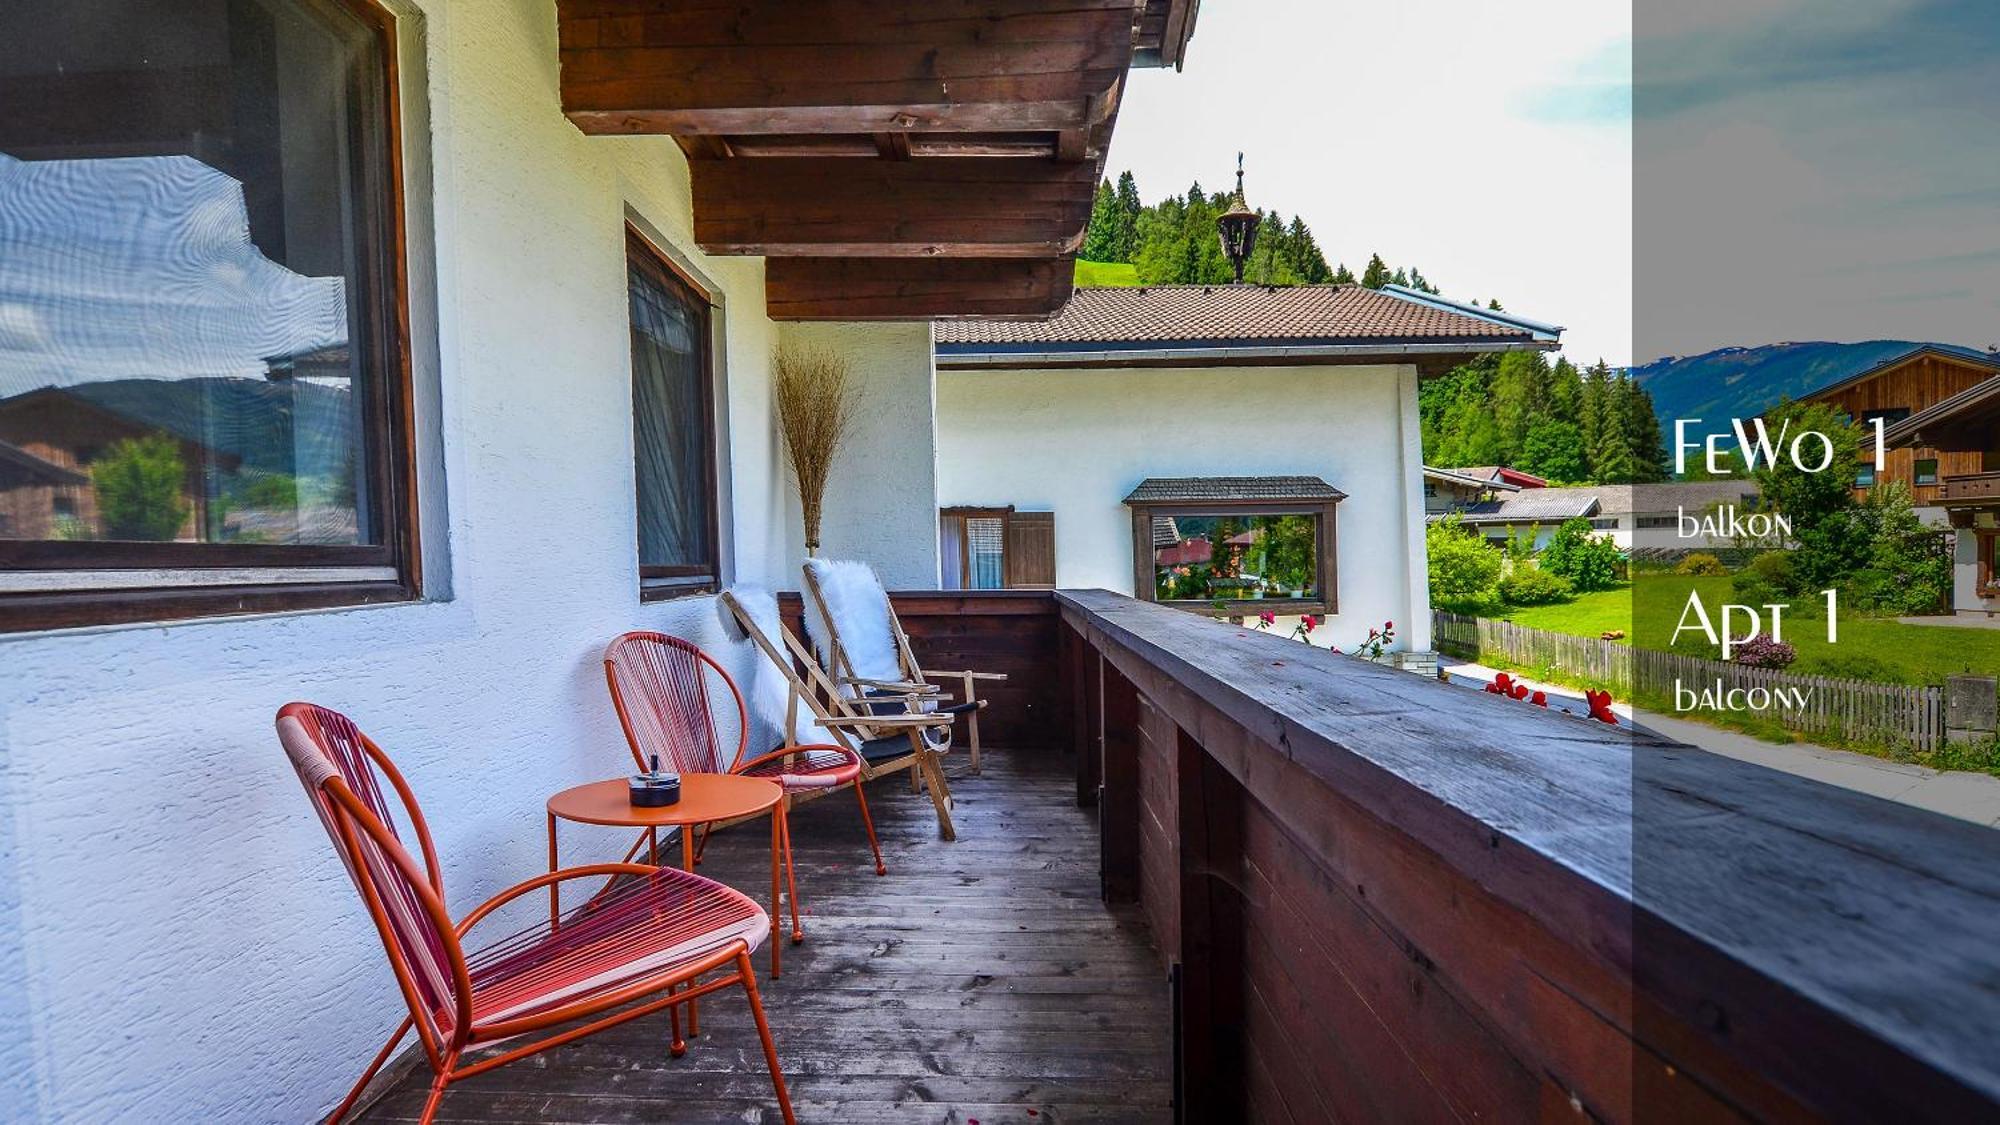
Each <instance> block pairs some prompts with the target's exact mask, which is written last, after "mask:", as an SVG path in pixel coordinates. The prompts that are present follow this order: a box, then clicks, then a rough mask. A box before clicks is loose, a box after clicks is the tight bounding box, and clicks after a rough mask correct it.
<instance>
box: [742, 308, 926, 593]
mask: <svg viewBox="0 0 2000 1125" xmlns="http://www.w3.org/2000/svg"><path fill="white" fill-rule="evenodd" d="M779 331H780V337H779V338H780V339H782V340H788V341H797V342H799V343H801V344H804V345H807V346H816V347H825V348H828V349H831V350H832V351H834V352H836V353H838V354H839V355H841V356H843V357H845V358H846V359H847V361H848V363H849V364H850V365H851V370H852V377H853V379H854V381H855V383H856V384H857V385H858V387H859V391H858V394H857V404H856V407H857V408H856V413H855V419H854V425H853V430H852V431H851V433H850V434H849V437H848V440H847V443H846V449H845V452H844V453H843V454H842V456H841V458H840V460H839V461H837V462H836V463H835V464H834V468H833V473H832V475H831V477H830V479H829V480H828V481H827V487H826V500H825V516H824V520H823V523H822V526H821V529H820V540H821V542H820V553H821V555H823V556H824V557H826V558H834V559H862V560H865V561H866V562H868V563H869V564H871V565H873V566H874V567H875V570H876V572H877V573H878V574H880V575H881V576H882V582H883V584H884V585H885V586H887V587H888V588H889V589H891V590H934V589H936V588H937V584H938V541H937V508H938V504H937V424H936V419H935V418H934V417H933V410H932V403H933V388H934V384H935V375H934V370H933V366H932V361H931V326H930V323H929V322H928V321H921V322H916V323H891V324H786V325H783V326H782V327H781V328H780V330H779ZM784 480H785V482H786V485H785V486H786V487H787V488H788V489H793V488H796V485H794V484H793V483H792V477H791V473H790V470H786V473H785V477H784ZM792 503H793V504H794V512H796V503H797V501H796V499H794V500H793V501H792ZM792 518H793V519H794V521H796V520H797V518H798V517H797V516H796V514H794V515H793V517H792ZM798 534H799V535H800V536H801V538H800V542H801V543H803V532H802V531H801V532H799V533H798ZM798 583H799V579H798V576H797V575H793V576H792V578H791V580H790V582H789V586H790V587H792V588H796V587H797V586H798Z"/></svg>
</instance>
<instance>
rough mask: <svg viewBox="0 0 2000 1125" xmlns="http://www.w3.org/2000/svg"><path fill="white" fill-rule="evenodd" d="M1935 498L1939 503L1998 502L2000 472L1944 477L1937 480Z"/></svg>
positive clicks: (1999, 499)
mask: <svg viewBox="0 0 2000 1125" xmlns="http://www.w3.org/2000/svg"><path fill="white" fill-rule="evenodd" d="M1974 456H1975V457H1976V456H1977V454H1974ZM1937 500H1938V503H1940V504H1981V503H1986V504H2000V473H1963V474H1961V475H1958V476H1951V477H1945V478H1944V479H1942V480H1940V481H1939V482H1938V491H1937Z"/></svg>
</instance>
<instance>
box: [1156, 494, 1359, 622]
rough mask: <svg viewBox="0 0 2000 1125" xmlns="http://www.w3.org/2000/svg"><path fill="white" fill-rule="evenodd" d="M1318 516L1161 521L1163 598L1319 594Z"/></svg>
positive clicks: (1159, 594) (1232, 598) (1198, 517)
mask: <svg viewBox="0 0 2000 1125" xmlns="http://www.w3.org/2000/svg"><path fill="white" fill-rule="evenodd" d="M1318 530H1319V517H1317V516H1312V515H1275V516H1231V515H1216V516H1204V515H1194V516H1156V517H1154V520H1153V581H1154V589H1155V595H1154V596H1155V597H1156V598H1157V599H1158V600H1159V601H1163V602H1166V601H1200V602H1211V601H1214V600H1216V599H1218V598H1219V599H1222V600H1224V601H1239V600H1247V599H1252V598H1315V597H1318V596H1319V589H1318V584H1319V556H1318V550H1319V548H1318V542H1317V540H1318Z"/></svg>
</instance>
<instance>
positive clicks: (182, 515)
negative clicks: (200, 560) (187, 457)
mask: <svg viewBox="0 0 2000 1125" xmlns="http://www.w3.org/2000/svg"><path fill="white" fill-rule="evenodd" d="M90 479H91V484H92V485H93V486H94V488H95V489H96V492H97V517H98V520H99V522H100V523H102V524H103V527H104V537H105V538H106V539H136V540H139V541H141V542H151V543H158V542H164V541H166V540H169V539H172V538H173V537H174V536H176V535H178V534H180V529H181V524H182V523H183V522H184V521H185V520H186V519H187V515H188V512H189V510H190V509H191V508H192V507H193V505H191V504H189V503H188V501H187V497H186V495H185V489H186V485H187V468H186V466H185V465H183V464H182V462H181V447H180V443H179V442H176V441H175V440H174V439H173V438H170V437H168V436H167V435H165V434H148V435H146V436H145V437H138V438H126V439H125V440H123V441H119V442H114V443H113V444H112V446H111V448H109V449H107V450H105V451H104V453H103V454H101V455H100V456H99V457H98V458H97V460H95V461H93V462H91V465H90Z"/></svg>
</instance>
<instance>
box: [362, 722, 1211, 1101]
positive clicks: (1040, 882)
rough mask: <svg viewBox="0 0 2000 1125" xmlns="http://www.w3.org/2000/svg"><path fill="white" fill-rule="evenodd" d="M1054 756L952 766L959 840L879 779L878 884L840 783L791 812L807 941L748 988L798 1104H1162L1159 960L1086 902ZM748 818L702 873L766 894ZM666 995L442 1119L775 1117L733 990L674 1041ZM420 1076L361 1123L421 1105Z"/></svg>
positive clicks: (519, 1066)
mask: <svg viewBox="0 0 2000 1125" xmlns="http://www.w3.org/2000/svg"><path fill="white" fill-rule="evenodd" d="M1073 769H1074V767H1073V766H1072V765H1070V764H1069V763H1068V762H1067V761H1065V760H1064V758H1063V757H1062V756H1061V754H1060V753H1059V752H1056V751H1050V750H1021V751H1014V752H1009V751H1004V750H1003V751H991V752H989V753H988V754H987V755H986V760H985V764H984V772H983V775H982V776H980V777H976V778H975V777H972V776H970V775H969V774H966V773H965V763H964V761H963V758H962V756H960V757H959V758H958V760H957V761H956V763H955V764H954V766H953V770H952V772H953V773H954V774H955V775H959V776H954V777H953V778H952V792H953V795H954V797H955V798H956V800H957V809H956V818H957V823H958V833H959V838H958V840H957V842H955V843H951V844H945V843H942V842H940V841H939V840H938V838H937V821H936V819H935V817H934V816H933V814H932V812H931V807H930V802H929V801H928V800H926V799H924V798H922V797H916V796H912V795H911V794H910V792H909V789H908V786H907V784H906V783H905V782H904V781H903V779H902V777H901V776H898V777H895V778H889V779H884V780H881V781H877V782H876V783H875V784H874V785H872V786H870V788H869V804H870V806H871V807H872V808H873V810H874V813H875V823H876V827H877V830H878V831H879V833H880V835H881V840H882V850H883V857H884V858H885V859H886V860H887V862H888V864H889V874H888V875H887V876H884V877H881V878H877V877H876V876H875V874H874V872H873V870H872V868H871V867H870V865H869V863H868V843H867V840H866V839H865V838H864V837H863V836H862V833H861V820H860V817H859V816H858V815H857V814H856V812H855V806H854V801H853V798H852V797H851V796H848V795H846V794H838V795H835V796H833V797H830V798H826V799H823V800H818V801H813V802H810V803H808V804H806V805H803V806H800V808H799V809H798V811H797V814H796V816H795V818H794V821H793V835H794V838H795V847H796V848H797V858H798V863H799V871H798V878H799V893H800V898H801V901H802V902H803V903H804V905H805V908H806V909H807V910H808V911H809V914H808V916H807V918H806V941H805V944H804V945H798V946H787V947H786V949H785V953H784V975H783V976H782V977H781V978H780V979H779V980H776V981H771V980H769V979H768V977H767V976H766V973H765V970H766V969H767V968H768V965H769V961H768V958H766V957H765V956H764V955H763V954H762V953H761V951H760V954H759V956H758V957H757V965H758V969H759V974H758V985H759V988H760V989H761V991H762V993H763V997H764V1003H765V1005H766V1008H767V1011H768V1013H769V1016H770V1021H771V1029H772V1033H773V1035H774V1036H775V1037H776V1039H777V1043H778V1054H779V1058H780V1060H781V1061H782V1063H783V1064H784V1068H785V1077H786V1080H787V1081H788V1082H789V1083H790V1084H791V1091H792V1098H793V1101H794V1103H795V1105H796V1109H797V1111H798V1116H799V1120H800V1121H801V1122H849V1121H868V1122H888V1123H894V1122H926V1123H933V1122H956V1123H961V1125H962V1123H965V1122H969V1121H974V1120H977V1121H979V1122H981V1123H982V1125H993V1123H998V1122H1008V1123H1036V1125H1040V1123H1048V1125H1059V1123H1062V1122H1151V1121H1163V1120H1167V1119H1169V1118H1170V1116H1171V1110H1170V1108H1169V1097H1170V1092H1171V1091H1170V1083H1171V1069H1172V1059H1171V1042H1170V1034H1169V1026H1170V1020H1171V1016H1170V1013H1169V1010H1168V994H1167V986H1166V975H1165V970H1164V969H1163V968H1162V965H1161V962H1160V960H1159V957H1158V954H1157V953H1156V952H1155V951H1154V949H1153V946H1152V943H1151V941H1150V938H1149V935H1148V933H1147V929H1146V924H1145V922H1144V920H1143V918H1142V917H1141V915H1140V914H1139V912H1138V910H1137V908H1136V907H1129V906H1118V907H1107V906H1105V905H1103V904H1102V903H1101V902H1100V901H1099V891H1098V863H1097V829H1096V817H1095V816H1094V815H1093V814H1092V812H1091V811H1090V810H1086V809H1079V808H1077V807H1076V799H1075V788H1074V785H1075V782H1074V772H1073ZM768 839H769V837H768V836H767V835H766V834H765V832H764V831H763V830H762V827H761V825H756V826H744V827H741V828H738V829H736V830H734V831H730V832H725V833H722V834H720V835H718V836H717V837H716V839H715V841H714V843H713V844H712V845H711V846H710V848H709V852H708V855H707V857H706V858H705V859H704V860H703V862H702V865H701V870H702V872H703V873H704V874H707V875H710V876H713V877H715V878H718V879H721V880H723V881H724V882H726V883H729V884H730V885H732V886H736V887H743V888H747V889H748V890H749V891H750V893H751V894H752V895H755V896H756V897H758V898H759V899H761V898H762V897H763V892H762V888H764V887H766V886H768V885H769V878H770V876H769V872H770V868H769V866H768V865H767V864H768V861H767V859H766V855H767V853H766V851H765V847H766V844H767V841H768ZM666 1044H667V1019H666V1015H665V1014H664V1013H661V1014H658V1015H654V1016H649V1017H647V1018H645V1019H640V1020H634V1021H633V1022H631V1023H629V1024H625V1025H623V1026H621V1027H618V1028H615V1029H612V1030H610V1031H607V1032H604V1033H602V1034H599V1035H595V1036H590V1037H587V1038H585V1039H582V1040H580V1041H578V1042H575V1043H571V1044H567V1045H565V1046H562V1047H558V1048H555V1049H554V1050H551V1051H549V1052H548V1053H546V1054H544V1055H541V1056H537V1057H536V1058H535V1059H531V1060H527V1061H523V1062H520V1063H516V1064H514V1065H512V1066H506V1067H501V1068H499V1069H498V1070H495V1071H492V1072H490V1073H488V1074H483V1075H480V1076H478V1077H476V1078H472V1079H468V1080H467V1081H465V1082H464V1083H463V1084H461V1085H455V1086H453V1087H452V1089H451V1092H450V1093H448V1094H446V1095H445V1100H444V1107H443V1111H442V1112H441V1113H440V1115H439V1117H438V1120H439V1121H441V1122H450V1121H466V1122H470V1121H478V1122H628V1121H629V1122H638V1121H691V1122H692V1121H701V1122H711V1121H731V1122H736V1121H748V1122H765V1121H769V1122H776V1121H777V1120H778V1111H777V1107H776V1105H775V1103H773V1101H772V1099H771V1087H770V1084H769V1080H768V1079H767V1078H766V1076H765V1072H764V1061H763V1057H762V1055H761V1054H760V1053H759V1050H758V1046H757V1034H756V1029H755V1028H754V1027H753V1026H752V1025H751V1022H750V1016H749V1013H748V1011H747V1010H746V1009H745V1008H744V1006H743V1004H742V1002H741V999H740V996H739V995H738V994H735V993H726V994H724V995H723V996H721V997H720V998H718V999H715V1000H711V1001H708V1002H705V1003H703V1005H702V1010H701V1037H700V1038H699V1039H698V1040H690V1042H689V1046H688V1052H687V1054H686V1056H684V1057H682V1058H679V1059H674V1058H669V1057H668V1056H667V1048H666ZM429 1078H430V1076H429V1072H428V1071H427V1070H425V1069H423V1068H422V1067H421V1066H419V1068H418V1069H417V1070H416V1071H414V1072H412V1073H409V1074H407V1075H406V1076H404V1077H403V1078H402V1080H401V1081H400V1082H399V1083H398V1084H397V1086H396V1087H395V1088H394V1090H393V1091H392V1092H390V1093H389V1094H388V1095H386V1096H385V1097H384V1098H383V1099H382V1100H381V1101H380V1102H378V1103H377V1104H376V1105H375V1106H374V1107H373V1109H372V1110H371V1112H369V1113H368V1114H367V1115H366V1116H365V1117H364V1118H363V1120H367V1121H376V1122H389V1121H413V1120H415V1119H416V1117H417V1115H418V1113H419V1112H420V1111H421V1110H422V1108H423V1099H424V1095H425V1093H426V1092H427V1084H428V1082H429Z"/></svg>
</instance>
